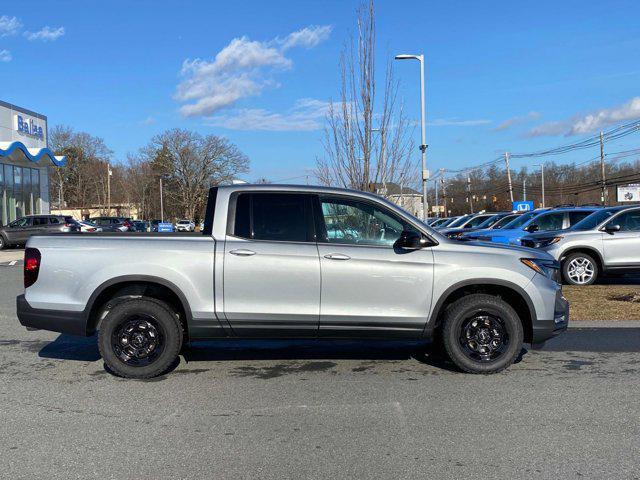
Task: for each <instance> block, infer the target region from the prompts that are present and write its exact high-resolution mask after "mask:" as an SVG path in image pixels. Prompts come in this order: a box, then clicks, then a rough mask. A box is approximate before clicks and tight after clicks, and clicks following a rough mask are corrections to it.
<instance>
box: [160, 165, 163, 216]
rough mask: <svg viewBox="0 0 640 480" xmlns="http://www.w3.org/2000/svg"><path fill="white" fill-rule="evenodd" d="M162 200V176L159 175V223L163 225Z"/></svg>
mask: <svg viewBox="0 0 640 480" xmlns="http://www.w3.org/2000/svg"><path fill="white" fill-rule="evenodd" d="M163 203H164V202H163V199H162V175H160V221H161V222H162V223H164V204H163Z"/></svg>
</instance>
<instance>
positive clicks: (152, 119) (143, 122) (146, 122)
mask: <svg viewBox="0 0 640 480" xmlns="http://www.w3.org/2000/svg"><path fill="white" fill-rule="evenodd" d="M138 123H140V125H153V124H154V123H156V119H155V117H152V116H148V117H147V118H145V119H144V120H141V121H140V122H138Z"/></svg>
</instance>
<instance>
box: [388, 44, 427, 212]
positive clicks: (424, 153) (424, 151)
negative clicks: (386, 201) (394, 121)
mask: <svg viewBox="0 0 640 480" xmlns="http://www.w3.org/2000/svg"><path fill="white" fill-rule="evenodd" d="M395 59H396V60H419V61H420V106H421V116H420V125H421V127H422V143H421V144H420V151H421V152H422V210H423V211H422V217H423V219H424V220H426V219H427V216H428V213H429V204H428V202H427V178H428V177H429V173H428V172H427V143H426V142H427V140H426V138H425V123H424V55H406V54H402V55H396V56H395Z"/></svg>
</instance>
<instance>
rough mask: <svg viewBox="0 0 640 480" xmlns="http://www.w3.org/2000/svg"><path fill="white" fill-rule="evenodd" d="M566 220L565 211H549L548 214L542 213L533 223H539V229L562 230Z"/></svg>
mask: <svg viewBox="0 0 640 480" xmlns="http://www.w3.org/2000/svg"><path fill="white" fill-rule="evenodd" d="M563 221H564V212H560V213H548V214H546V215H540V216H539V217H538V218H536V219H535V220H533V221H532V222H531V224H532V225H533V224H536V225H538V229H539V230H541V231H544V230H562V228H563V226H562V222H563Z"/></svg>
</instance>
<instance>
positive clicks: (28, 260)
mask: <svg viewBox="0 0 640 480" xmlns="http://www.w3.org/2000/svg"><path fill="white" fill-rule="evenodd" d="M39 272H40V250H38V249H37V248H25V249H24V288H29V287H30V286H31V285H33V284H34V283H36V280H38V273H39Z"/></svg>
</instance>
